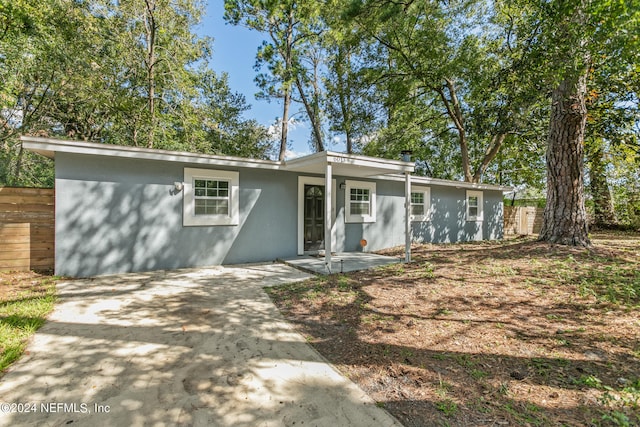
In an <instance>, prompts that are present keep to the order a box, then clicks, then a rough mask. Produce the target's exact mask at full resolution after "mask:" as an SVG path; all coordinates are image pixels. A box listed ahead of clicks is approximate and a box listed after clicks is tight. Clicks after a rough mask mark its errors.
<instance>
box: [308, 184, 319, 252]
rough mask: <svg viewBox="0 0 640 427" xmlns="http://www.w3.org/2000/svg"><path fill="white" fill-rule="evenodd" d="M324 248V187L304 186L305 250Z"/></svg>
mask: <svg viewBox="0 0 640 427" xmlns="http://www.w3.org/2000/svg"><path fill="white" fill-rule="evenodd" d="M323 247H324V185H305V186H304V250H305V251H317V250H320V249H322V248H323Z"/></svg>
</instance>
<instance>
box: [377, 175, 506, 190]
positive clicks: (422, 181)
mask: <svg viewBox="0 0 640 427" xmlns="http://www.w3.org/2000/svg"><path fill="white" fill-rule="evenodd" d="M371 178H374V179H382V180H388V181H404V176H402V175H395V174H393V175H379V176H372V177H371ZM411 183H412V184H416V185H441V186H443V187H455V188H464V189H466V190H491V191H502V192H503V193H508V192H509V191H513V187H507V186H504V185H493V184H476V183H473V182H464V181H451V180H448V179H439V178H429V177H426V176H416V175H412V176H411Z"/></svg>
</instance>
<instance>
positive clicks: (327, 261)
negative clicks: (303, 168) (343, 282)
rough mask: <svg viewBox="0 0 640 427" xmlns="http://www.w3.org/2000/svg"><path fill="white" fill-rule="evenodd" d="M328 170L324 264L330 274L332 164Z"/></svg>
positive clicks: (325, 182)
mask: <svg viewBox="0 0 640 427" xmlns="http://www.w3.org/2000/svg"><path fill="white" fill-rule="evenodd" d="M326 167H327V169H326V171H325V174H324V209H325V211H324V262H325V265H326V266H327V268H328V269H329V273H331V251H332V250H333V236H332V234H333V233H332V225H333V210H332V208H333V205H334V203H332V202H333V200H331V198H332V197H331V195H332V194H333V193H334V191H333V189H334V188H335V185H331V184H332V182H331V178H332V176H331V175H332V172H333V167H332V165H331V163H330V162H327V166H326Z"/></svg>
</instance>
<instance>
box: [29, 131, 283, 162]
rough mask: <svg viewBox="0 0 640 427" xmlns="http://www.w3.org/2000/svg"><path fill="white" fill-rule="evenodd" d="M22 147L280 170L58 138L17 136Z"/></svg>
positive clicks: (50, 153) (226, 159)
mask: <svg viewBox="0 0 640 427" xmlns="http://www.w3.org/2000/svg"><path fill="white" fill-rule="evenodd" d="M20 140H21V141H22V146H23V147H24V148H26V149H28V150H31V151H33V152H36V153H39V154H41V155H43V156H45V157H49V158H51V159H53V158H55V153H56V152H62V153H71V154H89V155H91V154H95V155H109V156H114V157H124V158H131V159H140V160H163V161H170V162H180V163H194V164H215V165H219V166H229V167H248V168H251V167H253V168H261V169H280V168H281V167H282V162H275V161H272V160H260V159H249V158H244V157H233V156H217V155H210V154H195V153H188V152H183V151H168V150H158V149H152V148H140V147H129V146H120V145H110V144H100V143H95V142H84V141H65V140H60V139H51V138H41V137H32V136H21V137H20Z"/></svg>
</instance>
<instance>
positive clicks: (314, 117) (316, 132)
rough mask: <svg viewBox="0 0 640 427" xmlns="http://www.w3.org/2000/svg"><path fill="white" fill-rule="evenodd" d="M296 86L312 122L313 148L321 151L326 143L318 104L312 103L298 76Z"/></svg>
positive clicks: (317, 151)
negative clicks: (323, 137)
mask: <svg viewBox="0 0 640 427" xmlns="http://www.w3.org/2000/svg"><path fill="white" fill-rule="evenodd" d="M296 87H297V88H298V93H299V94H300V100H301V101H302V105H304V109H305V110H306V112H307V117H309V121H310V122H311V139H312V140H313V148H314V150H315V152H316V153H320V152H322V151H324V143H323V142H322V129H321V128H320V119H319V113H318V110H317V106H316V105H315V102H314V103H313V104H312V103H311V102H310V101H309V99H308V98H307V95H306V94H305V92H304V86H302V82H301V81H300V78H296Z"/></svg>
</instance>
